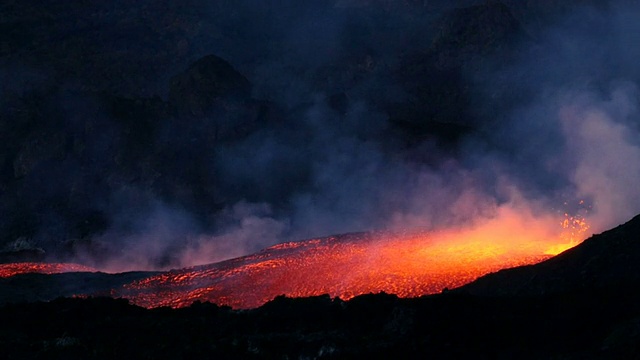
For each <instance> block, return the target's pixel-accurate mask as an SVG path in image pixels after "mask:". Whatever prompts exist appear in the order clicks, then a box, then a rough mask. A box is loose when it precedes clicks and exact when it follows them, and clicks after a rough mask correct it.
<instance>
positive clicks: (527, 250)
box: [112, 217, 586, 308]
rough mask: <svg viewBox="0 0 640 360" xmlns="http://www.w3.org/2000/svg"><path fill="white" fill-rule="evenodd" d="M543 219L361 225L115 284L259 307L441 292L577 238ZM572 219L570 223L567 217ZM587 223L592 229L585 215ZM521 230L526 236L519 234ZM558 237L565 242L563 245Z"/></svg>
mask: <svg viewBox="0 0 640 360" xmlns="http://www.w3.org/2000/svg"><path fill="white" fill-rule="evenodd" d="M538 225H540V224H535V223H533V224H532V223H528V222H526V221H525V222H523V221H521V220H519V219H512V218H509V217H507V218H506V219H505V218H501V220H500V221H493V222H488V223H486V224H484V225H482V226H479V227H476V228H474V229H471V230H468V231H456V232H437V233H426V232H413V233H387V232H378V233H355V234H346V235H340V236H332V237H327V238H322V239H313V240H307V241H301V242H290V243H285V244H280V245H276V246H273V247H270V248H268V249H265V250H263V251H261V252H258V253H256V254H253V255H249V256H244V257H240V258H236V259H232V260H227V261H223V262H220V263H216V264H210V265H201V266H196V267H190V268H185V269H180V270H172V271H169V272H166V273H163V274H160V275H156V276H152V277H149V278H146V279H143V280H138V281H135V282H133V283H130V284H128V285H125V286H124V287H123V288H121V289H116V290H113V291H112V295H113V296H117V297H125V298H128V299H130V300H131V301H132V302H133V303H135V304H138V305H141V306H144V307H158V306H170V307H184V306H188V305H190V304H191V303H192V302H193V301H196V300H199V301H210V302H213V303H216V304H219V305H229V306H232V307H234V308H253V307H258V306H260V305H262V304H264V303H265V302H267V301H269V300H272V299H273V298H274V297H275V296H278V295H286V296H289V297H305V296H315V295H321V294H330V295H331V296H332V297H335V296H337V297H340V298H342V299H344V300H346V299H350V298H352V297H354V296H356V295H360V294H366V293H371V292H373V293H377V292H381V291H384V292H387V293H392V294H396V295H398V296H400V297H416V296H421V295H426V294H433V293H439V292H441V291H442V290H443V289H445V288H455V287H458V286H461V285H464V284H467V283H469V282H471V281H473V280H475V279H476V278H478V277H480V276H482V275H485V274H487V273H489V272H494V271H497V270H500V269H504V268H509V267H514V266H520V265H527V264H533V263H537V262H540V261H542V260H544V259H547V258H549V257H551V256H552V255H555V254H556V253H558V252H559V251H560V250H563V249H564V247H567V246H566V244H568V243H573V241H574V239H573V237H574V232H575V231H573V230H572V232H571V234H570V236H569V238H568V237H567V236H566V232H565V234H564V235H562V236H560V238H557V239H556V241H554V242H553V243H550V242H541V241H539V240H537V239H540V238H545V237H544V236H548V235H549V234H548V233H547V232H548V231H547V230H546V228H544V227H543V226H538ZM567 225H569V224H568V223H567ZM574 225H582V226H583V230H585V231H586V223H580V224H574ZM514 231H516V233H519V234H520V235H519V236H514ZM558 244H559V245H558Z"/></svg>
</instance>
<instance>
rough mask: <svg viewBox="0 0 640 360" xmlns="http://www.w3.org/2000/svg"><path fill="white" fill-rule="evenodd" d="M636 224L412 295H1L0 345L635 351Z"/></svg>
mask: <svg viewBox="0 0 640 360" xmlns="http://www.w3.org/2000/svg"><path fill="white" fill-rule="evenodd" d="M639 230H640V217H636V218H634V219H633V220H631V221H630V222H628V223H627V224H625V225H622V226H620V227H618V228H616V229H613V230H610V231H608V232H605V233H603V234H601V235H597V236H594V237H592V238H591V239H589V240H588V241H586V242H585V243H584V244H583V245H580V246H578V247H577V248H575V249H574V250H572V251H569V252H565V253H564V254H562V255H561V256H558V257H556V258H554V259H551V260H549V261H546V262H544V263H541V264H539V265H535V266H531V267H527V268H524V269H519V270H511V271H503V272H500V273H498V274H496V275H493V276H490V277H487V278H484V279H481V280H479V281H478V282H476V283H474V284H470V285H469V286H467V287H466V288H463V289H461V290H458V291H452V292H447V293H444V294H440V295H435V296H427V297H422V298H418V299H399V298H397V297H396V296H394V295H387V294H377V295H364V296H360V297H356V298H354V299H352V300H350V301H348V302H344V301H341V300H339V299H333V300H332V299H330V298H329V297H328V296H320V297H314V298H304V299H289V298H284V297H278V298H276V299H274V300H273V301H271V302H269V303H267V304H265V305H264V306H262V307H260V308H258V309H255V310H249V311H234V310H231V309H230V308H227V307H218V306H216V305H213V304H208V303H205V304H202V303H195V304H194V305H192V306H191V307H188V308H184V309H178V310H171V309H168V308H158V309H153V310H146V309H143V308H140V307H136V306H133V305H130V304H128V303H127V301H126V300H113V299H108V298H93V299H58V300H55V301H52V302H48V303H33V304H18V305H6V306H5V307H3V308H1V309H0V321H1V322H2V324H4V326H3V327H2V328H0V351H2V353H3V354H4V355H5V358H16V359H18V358H47V359H50V358H65V359H71V358H78V359H80V358H83V359H84V358H115V357H126V358H134V359H135V358H172V359H175V358H177V359H179V358H196V357H204V358H362V357H369V358H374V357H375V358H379V357H380V356H383V357H390V356H396V357H400V358H425V357H435V358H474V359H475V358H492V359H495V358H505V359H506V358H509V359H513V358H533V359H548V358H563V359H577V358H580V359H584V358H587V359H590V358H593V359H611V358H638V356H640V349H639V347H638V344H640V306H639V305H638V304H640V286H639V285H640V281H638V277H637V274H638V273H639V270H640V269H639V268H640V262H638V261H636V260H637V259H636V258H637V256H638V253H639V252H638V249H637V240H638V237H639V236H640V231H639ZM523 272H526V274H527V276H528V278H529V279H530V280H528V281H524V280H523V278H522V276H523V275H522V273H523ZM625 274H626V275H625ZM535 279H541V280H535ZM544 279H553V281H551V280H544ZM496 288H500V289H518V290H517V291H515V290H512V291H506V290H505V291H496V290H491V289H496ZM478 289H483V291H480V290H478ZM490 290H491V291H490Z"/></svg>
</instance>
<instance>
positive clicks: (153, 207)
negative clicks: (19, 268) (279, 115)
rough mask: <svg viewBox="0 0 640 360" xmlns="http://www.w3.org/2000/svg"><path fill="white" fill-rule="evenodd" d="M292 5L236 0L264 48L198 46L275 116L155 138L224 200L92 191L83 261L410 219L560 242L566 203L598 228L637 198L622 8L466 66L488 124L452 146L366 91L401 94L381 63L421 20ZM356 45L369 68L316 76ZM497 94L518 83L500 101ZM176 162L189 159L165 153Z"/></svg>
mask: <svg viewBox="0 0 640 360" xmlns="http://www.w3.org/2000/svg"><path fill="white" fill-rule="evenodd" d="M243 4H245V3H243ZM247 4H248V3H247ZM247 4H245V5H247ZM254 5H255V6H259V4H254ZM300 6H301V9H297V10H295V11H293V10H292V12H293V13H292V14H288V15H291V16H283V17H282V18H279V20H278V21H279V22H278V23H277V24H276V21H275V20H272V22H273V23H271V22H269V20H268V19H265V18H262V17H259V15H257V14H254V13H247V14H253V15H247V16H255V17H256V19H260V20H261V21H263V22H266V23H261V22H258V23H256V25H255V28H254V27H251V26H249V25H246V26H247V31H249V32H250V33H252V34H253V33H256V34H259V33H260V32H262V31H264V34H262V35H263V36H264V37H265V38H268V39H269V40H272V39H274V38H277V39H278V40H279V41H272V43H274V44H275V43H277V44H278V47H277V48H275V49H263V48H262V47H263V46H264V45H263V44H261V43H260V41H256V40H252V41H253V42H251V41H249V40H246V39H245V40H246V41H248V43H246V44H244V43H243V44H241V46H240V45H237V44H225V43H224V42H223V41H222V42H220V43H215V44H211V46H210V47H211V49H210V52H212V53H217V54H218V55H221V56H223V57H225V58H226V59H227V60H229V61H230V62H231V63H232V64H234V65H235V66H237V67H238V69H239V70H240V71H241V72H243V73H244V74H245V75H246V76H247V77H248V78H249V79H250V80H251V81H252V82H253V83H254V88H253V91H254V94H253V96H254V97H256V98H259V99H266V100H269V101H272V102H273V103H275V104H277V105H278V106H279V107H280V108H281V109H283V110H284V111H286V113H287V116H286V117H287V118H286V120H284V122H283V123H278V124H267V125H265V126H264V127H263V128H260V129H258V130H255V131H254V132H253V133H251V134H250V135H249V136H247V137H244V138H242V139H240V140H237V141H233V142H230V143H222V144H216V145H215V146H214V145H210V144H206V146H201V147H198V148H197V149H195V148H192V147H191V145H190V143H189V142H188V141H187V140H185V139H187V138H189V139H191V138H195V137H197V134H196V135H193V134H192V133H191V132H193V133H196V132H197V131H195V130H193V129H190V128H189V129H188V130H184V129H178V130H179V131H183V132H184V134H187V135H189V136H187V135H185V136H184V139H183V138H181V137H178V136H175V138H173V139H170V140H166V141H167V143H161V145H167V144H169V145H172V144H173V143H172V141H173V142H177V143H178V142H179V144H178V145H176V148H179V151H183V152H184V154H182V153H181V154H182V155H183V156H182V158H184V159H183V160H184V162H185V163H188V161H189V160H191V159H192V158H193V157H196V156H198V159H200V158H202V159H205V160H203V163H202V164H200V165H202V166H203V167H204V168H205V169H204V170H203V171H202V173H203V174H205V175H208V174H217V175H219V179H218V182H217V183H216V184H212V187H213V186H216V187H217V188H216V191H217V193H219V194H222V195H220V198H222V199H223V200H224V202H223V205H222V209H221V210H219V211H212V210H211V209H205V210H202V209H199V208H197V207H196V206H191V205H193V204H190V203H189V202H188V201H182V200H181V199H182V198H181V197H180V196H179V195H180V194H178V195H175V196H172V197H170V196H166V194H161V191H159V190H157V189H145V187H144V184H142V185H139V187H136V185H130V186H129V187H128V188H127V189H125V190H124V191H123V192H119V193H118V192H116V193H110V194H106V195H105V194H104V193H103V192H106V190H105V191H101V194H100V196H99V198H100V199H99V200H96V202H97V203H99V207H100V208H101V210H103V211H104V212H105V213H107V214H108V217H109V219H110V222H109V224H108V226H107V228H106V230H105V231H104V232H103V233H102V234H100V235H96V236H95V237H94V238H93V239H92V245H91V248H86V249H85V248H79V249H78V250H77V256H78V257H79V258H80V259H81V261H82V262H84V263H87V264H88V265H92V266H95V267H98V268H101V269H105V270H110V271H122V270H134V269H160V268H163V269H164V268H175V267H183V266H191V265H198V264H205V263H211V262H215V261H221V260H224V259H228V258H231V257H237V256H242V255H245V254H248V253H252V252H256V251H258V250H260V249H262V248H264V247H268V246H271V245H274V244H277V243H280V242H284V241H292V240H300V239H306V238H312V237H321V236H327V235H331V234H336V233H345V232H355V231H369V230H392V231H398V230H405V229H416V228H420V229H426V230H430V231H445V230H451V229H462V230H468V231H469V233H472V234H473V233H474V231H475V232H476V233H479V232H486V233H492V234H494V236H495V237H496V238H505V239H509V241H512V242H513V243H514V244H525V243H531V242H535V241H536V240H535V239H539V241H541V242H544V241H546V239H552V240H553V241H556V240H558V239H559V238H560V237H561V236H562V232H563V231H564V230H563V229H562V227H561V226H560V223H561V222H562V220H563V219H564V218H565V213H566V214H569V216H573V215H577V214H580V215H581V216H584V217H585V218H586V219H587V220H588V222H589V224H590V226H591V229H590V230H589V231H590V232H594V233H597V232H600V231H603V230H605V229H607V228H609V227H612V226H615V225H617V224H619V223H622V222H624V221H626V220H627V219H629V218H630V217H632V216H633V215H635V214H637V213H640V187H639V186H638V179H640V140H639V139H640V136H638V135H640V134H639V133H638V132H639V131H640V114H639V113H638V109H639V107H638V106H639V105H640V103H639V98H638V89H637V84H638V82H639V81H640V73H638V71H637V66H636V65H635V64H636V60H637V58H638V55H640V54H637V52H638V50H637V49H636V47H635V46H631V47H630V46H628V45H629V44H634V45H635V44H636V43H637V41H636V42H634V41H633V38H632V37H633V35H631V34H634V33H638V31H640V27H639V26H638V25H637V24H640V21H638V20H639V19H640V15H639V14H640V13H639V12H638V9H637V8H636V7H635V6H631V5H627V6H625V7H615V6H613V7H612V8H611V9H609V10H607V11H606V12H605V11H596V10H594V9H589V8H588V9H585V10H584V11H581V12H579V13H578V12H576V15H570V16H568V17H567V18H565V19H563V20H562V21H561V22H560V23H558V24H555V25H554V26H550V27H548V28H546V29H544V30H541V31H539V32H537V33H536V34H535V36H534V38H535V39H536V40H535V42H526V43H523V44H521V51H520V52H519V54H521V57H520V58H519V59H518V60H517V61H515V62H514V63H511V64H510V65H507V66H502V64H503V62H504V61H503V60H502V59H493V60H494V62H491V61H489V62H490V63H489V64H486V63H485V64H479V65H478V66H472V67H470V68H474V69H476V68H477V69H479V70H478V71H476V72H475V73H469V74H465V75H466V76H467V77H468V78H469V79H470V84H472V85H473V87H474V88H473V89H472V93H473V95H474V99H473V100H474V103H478V104H482V109H480V108H478V109H471V112H472V113H473V115H474V116H475V117H476V118H477V119H482V120H483V121H484V122H482V124H481V125H478V128H477V129H476V130H477V131H475V132H473V133H471V134H469V135H467V136H466V137H465V138H463V139H462V140H460V141H458V143H456V144H455V149H454V150H453V151H451V150H448V149H444V148H443V147H441V146H440V145H439V144H438V142H437V141H436V140H437V139H432V138H424V139H421V142H420V144H418V145H412V146H411V147H408V146H406V144H403V143H402V141H401V140H398V138H399V136H398V135H397V134H396V133H395V132H394V131H395V130H394V124H392V120H393V119H389V118H388V116H387V115H386V113H385V112H384V111H383V110H381V106H379V104H378V102H380V103H383V102H387V103H393V102H395V101H399V99H400V100H402V99H406V98H407V96H408V95H407V94H405V93H404V92H403V91H401V90H398V87H397V84H396V83H395V82H394V81H393V80H392V79H391V78H392V76H391V74H392V71H391V70H389V69H392V68H393V67H394V66H396V67H397V66H398V58H399V57H400V54H401V52H402V51H403V46H404V47H406V48H411V47H416V48H419V47H420V46H424V45H423V44H421V43H420V42H421V41H422V40H423V36H418V35H415V34H424V33H427V31H429V30H428V29H430V27H429V26H430V22H429V21H426V22H424V21H423V22H421V21H420V20H419V17H418V16H413V17H412V16H410V14H406V13H403V14H395V15H393V16H392V15H389V19H387V21H386V22H382V21H381V20H380V19H379V18H375V17H374V16H372V17H370V18H367V21H371V22H372V23H373V24H374V25H376V26H377V25H380V24H381V23H384V25H385V28H384V29H385V30H384V31H382V30H376V26H373V25H371V24H368V23H367V21H364V20H363V21H362V22H361V23H358V22H355V23H354V21H353V19H351V18H349V17H348V16H346V15H340V16H338V15H336V13H334V12H332V11H330V10H327V9H324V8H323V10H322V11H320V12H316V11H313V10H314V9H315V7H316V6H318V5H317V4H316V5H309V7H304V6H302V5H300ZM252 9H254V10H255V11H256V12H257V13H260V9H261V8H258V7H256V8H252ZM363 11H364V10H363ZM297 12H299V13H297ZM341 14H342V13H341ZM298 15H300V16H298ZM274 16H275V15H274ZM426 18H429V17H428V16H427V17H426ZM229 21H231V20H229ZM256 21H257V20H256ZM403 21H404V22H403ZM405 22H406V28H403V27H402V25H403V24H405ZM246 24H251V22H247V23H246ZM594 24H595V25H594ZM226 25H228V26H231V25H233V24H231V25H229V24H226ZM327 29H329V30H330V31H326V30H327ZM354 29H355V30H358V31H362V32H365V33H366V31H379V32H380V36H379V37H371V38H373V39H377V38H379V39H382V40H380V41H377V42H376V41H372V40H371V38H366V37H364V38H365V40H366V39H368V40H366V41H365V42H364V43H362V44H361V43H359V42H358V41H359V40H361V39H359V38H358V37H357V36H356V35H357V34H358V32H357V31H354ZM363 29H364V30H363ZM365 30H366V31H365ZM385 32H388V34H389V35H388V36H387V37H384V36H382V34H386V33H385ZM354 34H355V35H354ZM405 35H406V36H405ZM401 40H402V41H401ZM636 40H637V39H636ZM367 41H368V42H367ZM353 43H357V44H358V46H359V47H361V49H358V51H355V52H356V53H358V55H362V59H364V60H363V61H359V62H358V61H356V63H357V64H360V65H358V66H360V67H359V68H358V69H359V70H358V71H360V73H358V72H357V71H355V73H356V74H357V75H362V74H365V75H362V76H363V77H365V78H366V80H363V81H360V82H358V81H357V80H353V79H346V80H345V79H332V78H323V77H322V76H321V75H322V74H325V73H331V72H330V71H329V70H326V69H332V66H340V65H335V64H341V63H343V62H344V63H347V64H351V63H350V62H349V61H351V60H350V59H346V54H347V52H346V51H345V49H347V48H349V47H350V46H354V45H353ZM601 45H602V46H604V48H603V47H601ZM274 46H275V45H274ZM246 49H256V51H257V52H259V53H260V54H261V55H262V57H256V56H255V54H254V53H253V52H248V51H247V50H246ZM292 49H293V50H292ZM256 58H257V60H256ZM367 59H375V61H374V60H371V61H369V60H367ZM344 66H350V65H344ZM323 69H324V70H323ZM495 69H498V70H495ZM325 70H326V71H325ZM323 71H325V72H323ZM318 74H320V75H318ZM354 77H356V76H354ZM505 79H506V80H505ZM509 93H515V94H519V95H522V94H525V95H526V96H523V97H524V98H525V99H524V100H523V99H518V100H513V101H511V100H505V98H507V99H509V97H508V96H506V95H505V94H509ZM336 94H338V95H344V98H345V99H346V100H345V102H346V105H345V106H344V109H336V106H332V104H331V103H330V101H329V99H330V98H331V96H334V95H336ZM496 94H497V95H496ZM487 109H488V110H487ZM487 114H489V115H487ZM479 122H480V121H479ZM180 126H183V124H182V123H181V124H179V126H176V128H179V127H180ZM184 126H185V127H188V126H190V125H188V124H184ZM194 129H197V128H196V127H194ZM76 130H77V129H76ZM173 130H176V129H173V128H170V131H165V132H166V133H169V134H170V135H171V136H173V135H174V133H175V132H174V131H173ZM77 131H80V130H77ZM192 135H193V136H192ZM171 136H168V137H171ZM98 140H99V139H98ZM154 140H155V141H158V142H161V141H165V140H158V139H154ZM189 141H191V140H189ZM197 145H203V144H201V143H197ZM94 147H95V149H90V150H91V151H95V152H96V153H97V154H98V155H97V156H96V157H98V158H100V157H102V158H107V156H106V155H105V154H108V150H100V149H101V147H100V143H96V144H95V145H94ZM407 148H408V149H407ZM200 152H203V153H200ZM182 158H180V159H181V161H182ZM423 159H427V160H426V161H422V160H423ZM107 161H110V160H105V162H107ZM69 166H70V167H72V166H73V165H72V164H71V165H69ZM168 167H169V168H171V166H168ZM185 169H186V170H185ZM180 171H184V172H185V173H187V172H189V171H191V168H188V165H183V164H182V163H181V164H178V165H175V172H176V173H180ZM205 175H203V176H205ZM198 176H200V172H198ZM176 178H180V174H176ZM119 180H121V179H116V180H113V181H119ZM60 181H62V180H60ZM96 197H98V196H96ZM52 219H53V220H51V222H52V223H56V221H57V218H52ZM584 235H585V236H588V235H589V234H584ZM546 245H549V246H552V245H553V243H551V242H550V243H549V244H545V246H546ZM96 248H97V249H102V250H103V251H102V252H103V253H102V254H101V256H96V254H95V252H96V250H95V249H96ZM542 248H544V246H542ZM98 252H100V251H98ZM96 259H99V260H96ZM96 261H97V263H94V262H96Z"/></svg>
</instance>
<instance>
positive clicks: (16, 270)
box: [0, 262, 98, 278]
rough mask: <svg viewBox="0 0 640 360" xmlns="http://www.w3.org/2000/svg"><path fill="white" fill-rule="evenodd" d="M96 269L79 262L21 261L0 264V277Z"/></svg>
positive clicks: (94, 270) (91, 270) (93, 270)
mask: <svg viewBox="0 0 640 360" xmlns="http://www.w3.org/2000/svg"><path fill="white" fill-rule="evenodd" d="M96 271H98V270H96V269H93V268H90V267H88V266H84V265H80V264H69V263H37V262H22V263H9V264H0V278H6V277H10V276H15V275H19V274H28V273H40V274H58V273H65V272H96Z"/></svg>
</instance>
